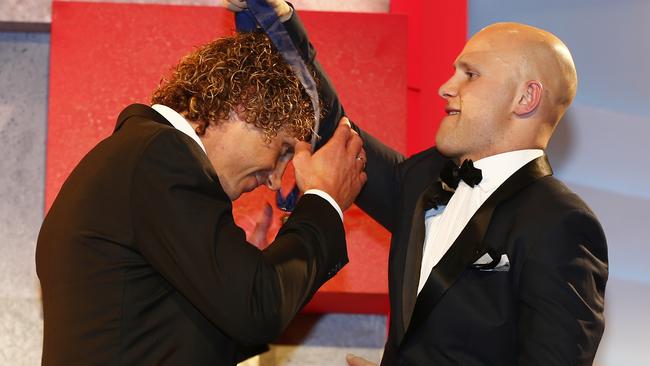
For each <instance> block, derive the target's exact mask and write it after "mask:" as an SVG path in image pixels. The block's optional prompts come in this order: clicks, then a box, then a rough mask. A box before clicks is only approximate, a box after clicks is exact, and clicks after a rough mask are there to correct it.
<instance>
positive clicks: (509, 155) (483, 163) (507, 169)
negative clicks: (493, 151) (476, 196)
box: [474, 149, 544, 191]
mask: <svg viewBox="0 0 650 366" xmlns="http://www.w3.org/2000/svg"><path fill="white" fill-rule="evenodd" d="M542 155H544V151H543V150H540V149H527V150H517V151H508V152H505V153H501V154H497V155H492V156H488V157H486V158H483V159H479V160H477V161H475V162H474V166H475V167H476V168H478V169H481V173H482V174H483V180H481V183H479V184H478V186H479V187H480V188H481V189H482V190H483V191H492V190H495V189H497V188H498V187H499V186H500V185H501V184H503V182H505V181H506V179H508V178H510V176H511V175H513V174H514V173H515V172H516V171H517V170H519V169H520V168H521V167H523V166H524V165H526V164H528V163H529V162H531V161H532V160H534V159H536V158H538V157H540V156H542Z"/></svg>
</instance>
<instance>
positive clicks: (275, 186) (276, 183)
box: [266, 171, 282, 191]
mask: <svg viewBox="0 0 650 366" xmlns="http://www.w3.org/2000/svg"><path fill="white" fill-rule="evenodd" d="M266 186H267V187H269V189H270V190H272V191H278V190H280V188H282V173H281V172H280V173H278V172H275V171H273V172H271V174H269V176H268V177H267V178H266Z"/></svg>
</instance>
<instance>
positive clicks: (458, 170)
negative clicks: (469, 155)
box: [440, 159, 483, 190]
mask: <svg viewBox="0 0 650 366" xmlns="http://www.w3.org/2000/svg"><path fill="white" fill-rule="evenodd" d="M482 179H483V174H482V173H481V169H478V168H475V167H474V163H473V162H472V160H470V159H465V161H463V163H462V164H461V165H460V167H458V166H456V164H454V162H453V161H451V160H448V161H447V162H446V163H445V166H444V167H443V168H442V170H441V171H440V180H442V182H443V183H445V184H446V185H447V186H448V187H449V188H451V189H452V190H455V189H456V188H457V187H458V183H460V181H461V180H462V181H463V182H465V183H466V184H467V185H468V186H470V187H474V186H475V185H477V184H479V183H480V182H481V180H482Z"/></svg>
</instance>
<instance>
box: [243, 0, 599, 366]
mask: <svg viewBox="0 0 650 366" xmlns="http://www.w3.org/2000/svg"><path fill="white" fill-rule="evenodd" d="M237 1H239V0H237ZM239 2H240V3H241V1H239ZM286 24H287V30H288V31H289V33H290V35H291V37H292V40H293V42H294V44H295V45H296V46H297V48H298V49H299V50H300V52H301V53H302V55H303V57H304V58H305V60H306V61H307V62H311V63H314V64H315V67H316V70H317V72H319V73H320V74H321V75H320V77H319V79H320V80H321V83H320V88H321V90H320V91H319V94H320V95H321V100H322V103H323V104H324V105H325V106H326V110H327V111H328V115H327V116H326V118H325V120H324V121H323V124H322V125H321V130H323V131H327V130H328V129H329V130H331V127H332V126H336V122H337V121H338V120H339V118H340V117H341V115H343V114H344V112H343V107H342V106H341V104H340V101H339V99H338V97H337V95H336V93H335V91H334V88H333V87H332V85H331V84H330V83H329V80H328V79H327V77H326V76H325V75H324V74H323V71H322V69H321V68H319V67H318V64H317V63H316V62H315V59H314V58H315V51H314V49H313V47H312V46H311V44H310V43H309V40H308V39H307V36H306V34H305V31H304V29H303V28H302V26H301V25H300V23H299V22H298V20H297V19H295V14H294V15H293V16H292V21H291V22H288V23H286ZM454 68H455V72H454V73H453V75H452V76H451V78H450V79H449V80H448V81H447V82H446V83H445V84H444V85H442V86H441V87H440V96H441V97H442V98H444V99H445V100H446V101H447V106H446V108H445V111H446V113H447V116H446V117H444V119H443V121H442V123H441V125H440V128H439V130H438V134H437V136H436V147H432V148H430V149H428V150H425V151H423V152H421V153H419V154H416V155H414V156H412V157H409V158H408V159H406V158H404V157H403V156H402V155H400V154H399V153H397V152H396V151H394V150H392V149H390V148H389V147H387V146H385V145H383V144H382V143H381V142H379V141H378V140H376V139H375V138H373V137H372V136H370V135H368V134H367V133H366V132H365V131H363V130H362V129H360V128H359V127H358V126H357V125H355V124H353V126H352V127H353V128H354V129H355V130H356V131H357V132H358V133H359V134H360V136H361V138H362V140H363V142H364V149H365V151H366V154H367V165H366V172H367V176H368V180H367V183H366V185H365V186H364V188H363V189H362V191H361V194H360V195H359V196H358V197H357V200H356V203H357V204H358V205H359V206H360V207H361V208H362V209H364V210H365V211H366V212H367V213H368V214H370V215H371V216H372V217H373V218H375V219H376V220H377V221H378V222H379V223H381V224H382V225H383V226H384V227H386V228H387V229H388V230H389V231H390V232H391V233H392V239H391V249H390V257H389V279H388V282H389V295H390V304H391V313H390V329H389V334H388V340H387V342H386V348H385V350H384V354H383V358H382V360H381V365H382V366H391V365H427V366H431V365H434V366H444V365H494V366H504V365H526V366H529V365H540V366H552V365H591V364H592V362H593V359H594V355H595V353H596V349H597V346H598V343H599V341H600V338H601V336H602V333H603V329H604V319H603V306H604V293H605V283H606V281H607V271H608V266H607V245H606V241H605V235H604V233H603V230H602V228H601V226H600V224H599V223H598V220H597V219H596V217H595V215H594V214H593V212H592V211H591V210H590V209H589V207H587V205H586V204H585V203H584V202H583V201H582V200H581V199H580V198H579V197H578V196H577V195H576V194H575V193H573V192H571V190H570V189H569V188H567V187H566V186H565V185H564V184H563V183H561V182H560V181H559V180H557V179H555V178H554V177H553V176H552V170H551V167H550V165H549V163H548V160H547V159H546V155H545V153H544V149H545V148H546V146H547V145H548V141H549V139H550V138H551V135H552V134H553V130H554V129H555V127H556V126H557V124H558V122H559V120H560V119H561V118H562V116H563V115H564V112H565V111H566V109H567V108H568V107H569V105H570V104H571V101H572V100H573V98H574V96H575V93H576V87H577V77H576V71H575V66H574V64H573V60H572V58H571V54H570V52H569V50H568V48H567V47H566V45H564V43H562V41H560V40H559V39H558V38H557V37H555V36H554V35H552V34H551V33H549V32H547V31H544V30H541V29H538V28H534V27H530V26H527V25H523V24H517V23H499V24H494V25H491V26H489V27H487V28H485V29H483V30H481V31H480V32H479V33H477V34H476V35H475V36H474V37H472V38H471V39H470V40H469V41H468V42H467V45H466V46H465V48H464V49H463V51H462V52H461V54H460V55H459V56H458V58H457V59H456V61H455V62H454ZM328 126H329V128H328ZM322 136H323V138H324V139H326V138H327V134H326V133H323V134H322ZM347 361H348V364H350V365H354V366H365V365H372V363H371V362H370V361H367V360H364V359H362V358H360V357H356V356H352V355H350V356H348V360H347Z"/></svg>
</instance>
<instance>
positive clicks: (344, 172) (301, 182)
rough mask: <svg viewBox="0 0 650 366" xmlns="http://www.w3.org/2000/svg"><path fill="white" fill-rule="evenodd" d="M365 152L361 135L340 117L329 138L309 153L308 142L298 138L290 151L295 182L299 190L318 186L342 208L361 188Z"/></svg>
mask: <svg viewBox="0 0 650 366" xmlns="http://www.w3.org/2000/svg"><path fill="white" fill-rule="evenodd" d="M365 165H366V152H365V151H364V150H363V141H361V137H359V135H358V134H357V133H356V132H354V131H353V130H352V129H351V128H350V122H349V121H348V120H347V118H345V117H343V118H342V119H341V122H340V123H339V126H338V127H337V128H336V131H334V135H333V136H332V138H331V139H330V140H329V141H328V142H327V143H326V144H325V145H323V147H321V148H320V150H318V151H317V152H316V153H314V154H312V152H311V145H310V144H308V143H306V142H303V141H301V142H298V143H296V146H295V153H294V155H293V167H294V168H295V172H296V183H297V184H298V188H300V190H301V191H303V192H304V191H306V190H309V189H320V190H321V191H325V192H327V194H329V195H330V196H332V198H333V199H334V200H335V201H336V203H338V204H339V207H341V210H346V209H347V208H348V207H350V205H352V202H354V199H355V198H356V197H357V195H358V194H359V191H361V187H363V185H364V183H366V180H367V179H368V177H367V176H366V173H365V172H364V171H363V170H364V168H365Z"/></svg>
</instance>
